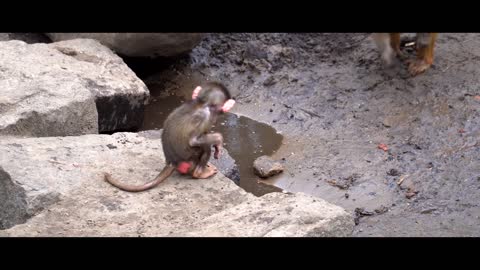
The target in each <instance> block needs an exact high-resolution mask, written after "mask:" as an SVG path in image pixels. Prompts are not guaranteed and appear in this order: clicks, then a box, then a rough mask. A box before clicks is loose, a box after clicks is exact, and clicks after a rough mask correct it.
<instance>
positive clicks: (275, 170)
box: [253, 156, 284, 178]
mask: <svg viewBox="0 0 480 270" xmlns="http://www.w3.org/2000/svg"><path fill="white" fill-rule="evenodd" d="M253 170H254V172H255V174H256V175H258V176H260V177H262V178H268V177H271V176H274V175H276V174H279V173H281V172H283V170H284V168H283V166H282V164H280V162H277V161H274V160H273V159H272V158H270V157H268V156H261V157H259V158H257V159H256V160H255V161H254V162H253Z"/></svg>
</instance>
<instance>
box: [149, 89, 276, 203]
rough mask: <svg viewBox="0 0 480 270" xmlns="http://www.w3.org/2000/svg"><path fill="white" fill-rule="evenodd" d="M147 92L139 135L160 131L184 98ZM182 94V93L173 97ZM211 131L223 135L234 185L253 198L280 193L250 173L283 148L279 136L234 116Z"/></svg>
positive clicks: (249, 120) (157, 92)
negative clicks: (237, 175) (235, 168)
mask: <svg viewBox="0 0 480 270" xmlns="http://www.w3.org/2000/svg"><path fill="white" fill-rule="evenodd" d="M149 89H150V92H151V100H150V102H149V104H148V106H147V107H146V109H145V116H144V122H143V126H142V127H141V130H142V131H143V130H152V129H161V128H162V127H163V122H164V121H165V119H166V118H167V116H168V115H169V113H170V112H172V111H173V110H174V109H175V108H177V107H178V106H180V105H181V104H182V103H183V102H184V101H185V100H186V99H185V97H181V96H178V95H175V94H171V93H167V92H165V91H163V89H159V87H155V85H154V86H149ZM189 89H190V88H189ZM191 89H193V88H191ZM182 92H185V91H177V92H176V93H182ZM214 131H216V132H220V133H222V134H223V137H224V140H225V141H224V143H225V144H224V147H225V149H227V151H228V153H229V155H230V156H231V157H232V158H233V159H234V160H235V162H236V163H237V166H238V169H239V173H240V181H239V183H237V184H238V185H239V186H240V187H241V188H243V189H244V190H246V191H247V192H250V193H252V194H254V195H256V196H261V195H264V194H266V193H270V192H279V191H282V189H280V188H278V187H276V186H273V185H272V184H271V183H270V182H264V181H262V180H261V179H260V178H259V177H257V176H256V175H255V174H254V173H253V161H254V160H255V159H256V158H258V157H260V156H262V155H268V156H270V155H272V154H273V153H275V151H276V150H277V149H278V148H279V147H280V145H281V144H282V140H283V136H282V135H280V134H278V133H277V131H276V130H275V129H274V128H272V127H270V126H269V125H267V124H264V123H260V122H257V121H255V120H252V119H250V118H247V117H244V116H238V115H236V114H233V113H227V114H225V115H222V116H221V117H220V118H219V120H218V123H217V125H216V126H215V127H214Z"/></svg>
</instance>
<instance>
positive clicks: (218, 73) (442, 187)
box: [0, 33, 480, 237]
mask: <svg viewBox="0 0 480 270" xmlns="http://www.w3.org/2000/svg"><path fill="white" fill-rule="evenodd" d="M9 35H10V36H8V35H4V36H0V40H3V39H11V38H12V36H11V35H15V34H9ZM407 36H408V35H407ZM15 38H19V39H22V40H25V41H27V42H47V41H45V40H44V37H41V38H39V37H37V36H35V35H21V36H18V37H17V36H15ZM407 52H409V55H410V56H411V57H414V54H413V52H412V51H407ZM479 60H480V34H468V33H448V34H447V33H445V34H440V35H439V38H438V42H437V45H436V48H435V62H434V65H433V66H432V68H431V69H430V70H428V71H427V72H426V73H425V74H422V75H419V76H417V77H413V78H412V77H410V76H409V75H408V73H407V72H406V69H405V66H403V65H402V64H401V63H397V65H396V67H394V68H392V69H388V70H387V69H384V68H383V66H382V64H381V62H380V58H379V54H378V52H377V51H376V50H375V47H374V45H373V43H372V41H371V40H370V39H369V38H368V34H362V33H352V34H348V33H326V34H321V33H315V34H308V33H298V34H287V33H281V34H276V33H248V34H240V33H237V34H212V35H209V36H208V37H207V38H206V39H205V40H204V41H203V42H202V43H201V44H200V45H199V46H198V47H196V48H195V49H194V50H193V52H191V53H190V55H188V56H184V57H179V58H177V59H171V60H169V61H167V62H165V61H164V60H156V61H148V62H145V61H139V62H136V61H129V62H127V63H128V64H129V66H130V67H131V68H132V69H133V70H134V71H135V72H136V73H137V75H139V77H140V78H141V79H144V81H145V82H146V84H147V85H148V86H149V89H152V87H154V88H159V89H165V91H166V92H182V93H183V94H185V95H186V96H188V95H189V94H190V91H191V90H192V89H193V88H194V87H195V86H196V85H197V84H198V83H199V82H201V81H202V80H204V79H211V80H220V81H223V82H224V83H226V84H227V85H228V86H229V87H230V88H231V89H232V91H233V92H234V95H235V98H236V101H237V104H236V106H235V107H234V109H233V112H234V113H237V114H239V115H244V116H246V117H249V118H252V119H254V120H256V121H260V122H263V123H266V124H269V125H271V126H272V127H274V128H275V129H276V130H277V131H278V132H280V133H281V134H282V135H283V136H284V139H283V144H282V146H281V147H280V148H279V149H278V150H277V151H276V152H275V153H274V154H273V157H274V158H275V159H278V160H282V162H283V164H284V166H285V168H286V171H285V172H284V173H283V174H282V175H280V176H279V177H277V178H276V179H273V180H270V181H269V182H270V183H271V184H273V185H276V186H278V187H280V188H282V189H285V190H287V191H291V192H304V193H308V194H312V195H314V196H318V197H320V198H323V199H325V200H327V201H329V202H331V203H334V204H337V205H339V206H342V207H344V208H345V209H347V210H348V211H350V212H352V213H355V214H356V215H357V217H358V218H357V223H358V225H357V226H356V227H355V231H354V236H360V237H361V236H480V207H479V202H480V150H479V148H480V117H479V114H480V113H479V108H480V61H479ZM379 144H384V145H385V146H386V147H387V148H385V149H386V151H384V150H382V149H379V148H378V145H379ZM227 149H228V148H227ZM229 152H231V151H230V150H229ZM232 156H233V155H232ZM237 162H238V160H237Z"/></svg>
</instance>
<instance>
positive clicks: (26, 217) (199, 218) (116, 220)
mask: <svg viewBox="0 0 480 270" xmlns="http://www.w3.org/2000/svg"><path fill="white" fill-rule="evenodd" d="M159 134H160V132H154V131H148V132H144V133H139V134H134V133H116V134H114V135H111V136H108V135H84V136H79V137H66V138H59V137H58V138H55V137H48V138H24V139H20V138H6V137H4V138H2V140H1V141H0V152H1V153H2V155H1V156H0V166H1V170H0V226H2V227H3V228H8V229H6V230H3V231H0V235H2V236H174V235H189V234H190V233H193V234H194V235H198V236H209V235H238V236H262V235H265V236H317V235H318V236H320V235H322V236H323V235H334V236H344V235H348V233H349V232H351V224H350V223H353V217H350V218H348V216H346V213H345V212H344V211H343V210H342V209H340V208H338V207H336V206H333V205H330V204H328V203H326V202H324V201H322V200H319V199H315V198H312V197H309V196H306V195H302V194H299V195H295V194H294V195H287V194H274V195H269V196H267V197H261V198H257V197H255V196H253V195H251V194H247V193H246V192H245V191H243V190H242V189H241V188H239V187H238V186H237V185H235V184H234V183H233V182H232V181H231V180H229V179H227V178H225V177H224V176H222V175H221V174H218V175H216V176H215V177H213V178H211V179H205V180H193V179H190V178H189V177H185V176H180V175H178V174H174V175H173V176H172V177H170V178H169V179H168V180H167V181H165V182H164V183H162V184H161V185H159V186H157V187H156V188H154V189H152V190H149V191H146V192H141V193H128V192H123V191H119V190H118V189H116V188H114V187H112V186H110V185H109V184H108V183H106V182H104V181H103V176H102V172H104V171H106V172H110V173H112V175H113V176H114V177H116V178H118V179H120V180H122V181H125V182H131V183H133V182H137V183H140V182H144V181H146V180H150V179H151V178H152V177H154V176H156V174H158V172H159V171H160V169H161V168H162V166H163V165H164V158H163V154H162V147H161V141H160V136H159ZM219 169H220V171H222V168H219ZM314 201H316V202H314ZM336 215H337V216H336ZM32 216H33V217H32ZM222 217H224V218H226V219H230V218H233V219H232V220H223V221H220V219H221V218H222ZM237 217H238V218H241V219H240V220H236V218H237ZM308 217H310V218H308ZM348 220H350V223H349V222H348ZM264 221H266V222H265V224H263V223H264ZM229 222H230V223H229ZM239 222H240V223H239ZM16 224H18V225H16ZM228 224H231V225H235V224H241V226H240V227H238V228H235V229H233V228H232V229H231V230H228V229H227V228H226V226H228ZM13 225H16V226H13ZM12 226H13V227H12ZM204 226H205V228H206V229H208V230H207V231H203V230H200V229H199V228H203V227H204ZM215 226H217V227H215ZM184 228H188V229H189V230H187V231H185V230H184ZM217 232H219V233H217Z"/></svg>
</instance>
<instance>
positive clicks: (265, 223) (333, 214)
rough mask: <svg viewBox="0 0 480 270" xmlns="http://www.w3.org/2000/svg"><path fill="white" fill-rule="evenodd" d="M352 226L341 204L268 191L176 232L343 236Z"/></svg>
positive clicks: (263, 235)
mask: <svg viewBox="0 0 480 270" xmlns="http://www.w3.org/2000/svg"><path fill="white" fill-rule="evenodd" d="M354 226H355V224H354V222H353V220H352V217H351V215H350V214H349V213H347V212H346V211H345V210H344V209H343V208H341V207H338V206H334V205H331V204H329V203H328V202H326V201H324V200H322V199H318V198H313V197H311V196H308V195H306V194H302V193H297V194H284V193H269V194H266V195H264V196H262V197H260V198H255V199H253V200H247V201H246V202H244V203H241V204H239V205H237V206H235V207H233V208H228V209H226V210H224V211H221V212H219V213H217V214H214V215H212V216H210V217H208V218H206V219H204V220H202V221H201V222H198V223H195V224H194V226H193V228H187V229H186V230H182V231H180V232H178V233H176V234H175V235H176V236H211V237H304V236H305V237H345V236H349V235H350V234H351V233H352V231H353V227H354Z"/></svg>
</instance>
